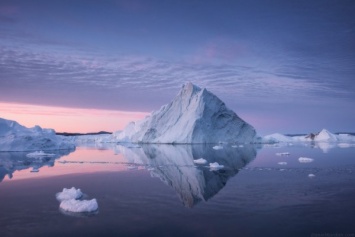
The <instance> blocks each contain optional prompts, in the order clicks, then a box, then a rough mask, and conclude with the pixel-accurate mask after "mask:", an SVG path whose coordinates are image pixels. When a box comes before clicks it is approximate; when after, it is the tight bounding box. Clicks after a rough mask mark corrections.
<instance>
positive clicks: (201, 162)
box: [194, 158, 207, 165]
mask: <svg viewBox="0 0 355 237" xmlns="http://www.w3.org/2000/svg"><path fill="white" fill-rule="evenodd" d="M194 163H195V164H199V165H203V164H206V163H207V160H205V159H203V158H200V159H197V160H194Z"/></svg>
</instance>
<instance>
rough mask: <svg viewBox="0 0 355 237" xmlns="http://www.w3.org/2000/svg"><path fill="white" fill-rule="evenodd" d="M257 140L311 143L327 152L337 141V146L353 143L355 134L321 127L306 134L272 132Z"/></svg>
mask: <svg viewBox="0 0 355 237" xmlns="http://www.w3.org/2000/svg"><path fill="white" fill-rule="evenodd" d="M259 141H260V143H266V144H273V143H281V144H287V145H289V146H290V145H293V142H295V143H311V145H312V146H314V147H316V148H320V149H322V150H323V152H327V151H328V150H329V149H331V148H333V147H336V144H337V143H339V145H338V146H339V147H346V146H344V145H343V144H352V143H354V142H355V136H352V135H350V134H339V135H337V134H334V133H331V132H329V131H328V130H327V129H322V130H321V131H320V132H319V133H310V134H308V135H306V136H286V135H283V134H280V133H274V134H270V135H267V136H264V137H262V138H260V139H259ZM347 147H350V146H347Z"/></svg>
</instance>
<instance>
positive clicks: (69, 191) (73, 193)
mask: <svg viewBox="0 0 355 237" xmlns="http://www.w3.org/2000/svg"><path fill="white" fill-rule="evenodd" d="M55 196H56V198H57V200H58V201H63V200H70V199H79V198H81V197H82V196H83V193H82V192H81V190H80V189H79V188H78V189H76V188H74V187H72V188H63V191H62V192H59V193H57V194H56V195H55Z"/></svg>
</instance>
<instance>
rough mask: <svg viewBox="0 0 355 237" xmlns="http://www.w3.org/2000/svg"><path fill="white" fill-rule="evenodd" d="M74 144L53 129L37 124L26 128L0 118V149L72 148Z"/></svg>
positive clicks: (42, 149)
mask: <svg viewBox="0 0 355 237" xmlns="http://www.w3.org/2000/svg"><path fill="white" fill-rule="evenodd" d="M73 149H75V145H74V144H72V143H70V142H66V141H64V140H63V139H62V138H61V137H59V136H57V135H56V134H55V131H54V130H53V129H42V128H41V127H39V126H35V127H33V128H26V127H24V126H22V125H20V124H19V123H17V122H15V121H11V120H6V119H3V118H0V151H53V150H73Z"/></svg>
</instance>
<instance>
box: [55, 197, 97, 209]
mask: <svg viewBox="0 0 355 237" xmlns="http://www.w3.org/2000/svg"><path fill="white" fill-rule="evenodd" d="M59 207H60V208H61V209H63V210H64V211H69V212H94V211H96V210H97V209H98V208H99V205H98V204H97V201H96V199H95V198H94V199H92V200H75V199H69V200H63V201H62V202H61V203H60V205H59Z"/></svg>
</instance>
